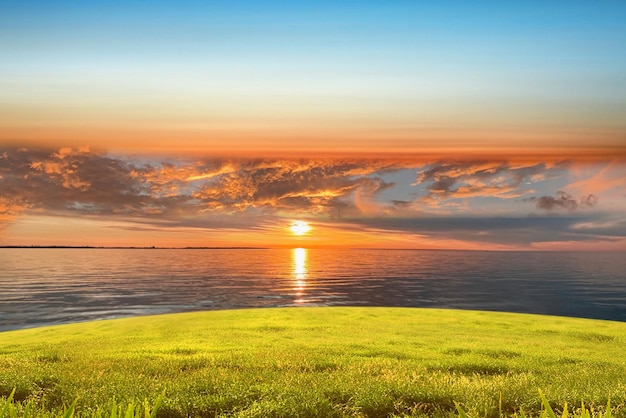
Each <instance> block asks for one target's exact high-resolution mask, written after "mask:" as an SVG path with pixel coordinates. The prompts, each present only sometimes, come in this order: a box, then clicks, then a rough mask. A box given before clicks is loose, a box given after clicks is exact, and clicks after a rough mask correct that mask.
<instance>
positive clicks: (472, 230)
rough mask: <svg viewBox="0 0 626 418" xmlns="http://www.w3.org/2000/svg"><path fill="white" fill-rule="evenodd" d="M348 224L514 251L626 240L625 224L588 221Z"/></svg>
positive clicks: (410, 220) (459, 220) (375, 220)
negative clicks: (556, 243)
mask: <svg viewBox="0 0 626 418" xmlns="http://www.w3.org/2000/svg"><path fill="white" fill-rule="evenodd" d="M349 222H350V223H352V224H354V225H359V226H360V227H361V228H369V229H372V230H377V231H388V232H394V231H396V232H402V233H412V234H419V235H421V236H427V237H430V238H437V239H441V240H461V241H466V242H478V243H485V244H496V245H505V246H513V247H516V246H520V245H521V246H532V245H533V244H536V243H543V242H554V241H568V242H591V241H619V240H621V239H624V238H626V222H624V221H616V220H610V221H605V220H602V218H599V219H595V218H591V217H539V216H535V217H523V218H522V217H520V218H500V217H491V218H475V217H454V218H449V217H421V218H396V217H378V218H360V219H350V220H349ZM608 225H610V226H611V227H612V228H611V227H607V226H608Z"/></svg>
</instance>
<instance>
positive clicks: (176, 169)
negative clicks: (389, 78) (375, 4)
mask: <svg viewBox="0 0 626 418" xmlns="http://www.w3.org/2000/svg"><path fill="white" fill-rule="evenodd" d="M398 167H400V166H398V165H396V163H394V162H392V161H373V160H370V161H362V160H354V161H350V160H345V159H344V160H332V159H327V160H306V159H300V160H298V159H256V160H243V159H242V160H229V159H197V160H191V159H179V160H176V159H168V160H162V161H159V160H158V159H150V160H141V159H133V158H129V157H124V156H121V157H120V156H113V155H107V154H104V153H97V152H92V151H90V150H89V149H72V148H62V149H60V150H44V149H33V150H31V149H6V150H3V151H0V191H1V194H0V196H2V201H0V205H1V206H0V210H1V211H2V212H0V214H1V215H2V218H0V221H6V220H7V219H8V218H9V217H11V218H12V217H15V216H17V215H19V214H21V213H24V212H25V211H26V210H30V211H40V212H47V213H50V212H54V213H56V214H68V215H71V216H83V215H85V216H92V215H98V216H104V217H114V218H118V219H121V218H128V219H139V218H141V219H144V222H145V221H146V220H148V219H153V220H155V222H156V220H157V219H160V220H171V221H176V222H179V221H180V220H181V219H189V218H194V217H197V218H199V219H206V217H207V216H208V215H212V216H218V215H233V214H237V213H242V214H243V213H245V214H246V216H249V217H251V216H260V215H265V216H267V215H277V214H279V213H283V214H289V213H306V214H308V215H325V216H342V215H341V214H344V215H345V214H352V215H354V214H359V213H363V212H370V211H372V210H373V208H374V207H375V206H376V203H375V197H376V195H377V194H378V193H379V192H381V191H383V190H385V189H388V188H389V187H391V186H392V184H390V183H388V182H385V181H384V180H382V179H381V178H380V177H378V175H379V174H380V173H386V172H393V171H394V170H397V169H398Z"/></svg>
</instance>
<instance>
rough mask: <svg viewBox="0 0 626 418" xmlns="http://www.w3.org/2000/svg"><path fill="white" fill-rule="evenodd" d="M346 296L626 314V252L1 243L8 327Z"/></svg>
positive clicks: (3, 324)
mask: <svg viewBox="0 0 626 418" xmlns="http://www.w3.org/2000/svg"><path fill="white" fill-rule="evenodd" d="M337 305H342V306H411V307H438V308H460V309H479V310H491V311H506V312H526V313H538V314H550V315H562V316H572V317H586V318H598V319H609V320H616V321H626V254H624V253H590V252H589V253H585V252H582V253H581V252H488V251H485V252H481V251H423V250H348V249H347V250H322V249H313V250H307V249H284V250H278V249H276V250H274V249H272V250H264V249H258V250H252V249H225V250H221V249H220V250H218V249H186V250H178V249H176V250H175V249H145V250H144V249H0V331H4V330H10V329H19V328H27V327H34V326H43V325H51V324H60V323H70V322H78V321H91V320H98V319H106V318H119V317H127V316H137V315H149V314H159V313H170V312H183V311H195V310H212V309H232V308H250V307H279V306H281V307H282V306H337Z"/></svg>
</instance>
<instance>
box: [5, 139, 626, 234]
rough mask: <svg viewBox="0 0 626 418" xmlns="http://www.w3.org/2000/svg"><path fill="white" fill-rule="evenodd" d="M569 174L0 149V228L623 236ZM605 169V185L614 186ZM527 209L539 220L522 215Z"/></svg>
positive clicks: (402, 163) (486, 166) (551, 168)
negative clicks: (576, 189) (314, 227)
mask: <svg viewBox="0 0 626 418" xmlns="http://www.w3.org/2000/svg"><path fill="white" fill-rule="evenodd" d="M569 167H570V166H569V165H568V163H546V162H536V163H528V164H513V163H508V162H475V161H470V162H462V161H453V162H435V163H432V164H425V163H424V162H423V161H422V160H420V161H414V162H412V161H410V160H408V159H404V160H393V159H380V160H375V159H369V160H366V159H346V158H344V159H320V158H316V159H297V158H259V159H229V158H203V157H198V158H157V157H150V158H139V157H130V156H125V155H112V154H107V153H103V152H95V151H92V150H90V149H87V148H62V149H41V148H39V149H18V148H12V149H0V227H1V226H3V225H8V224H9V223H10V222H14V221H16V220H17V219H19V217H20V216H23V215H24V214H35V215H47V216H57V217H67V218H88V219H97V220H100V221H106V223H107V224H109V225H111V226H112V227H115V228H117V229H123V230H128V231H139V230H141V231H164V230H169V231H197V230H198V229H204V230H208V231H211V230H222V231H231V230H232V231H235V230H238V231H249V230H256V231H264V230H266V229H267V228H276V227H277V225H279V224H281V222H282V220H283V219H284V218H285V217H291V218H295V217H306V218H308V219H312V220H313V219H314V220H318V221H320V222H327V223H328V224H336V225H339V224H341V226H342V228H346V227H348V226H352V227H354V230H355V231H356V230H359V229H360V230H362V231H366V232H370V233H371V234H372V235H375V234H377V233H380V232H381V231H382V233H391V234H398V233H406V234H413V235H415V236H418V235H419V236H424V237H429V238H432V239H448V240H453V239H454V240H465V241H472V242H476V243H497V244H502V245H514V244H519V245H532V243H536V242H552V241H555V240H558V239H562V240H569V241H592V240H612V239H618V238H620V237H624V236H626V231H623V222H622V220H623V216H622V215H619V214H618V213H622V212H619V209H621V207H620V206H619V205H617V206H615V205H614V206H610V205H607V206H606V207H605V208H600V207H599V206H598V200H599V199H598V195H596V194H594V193H584V194H578V196H579V197H573V196H572V195H570V194H569V193H566V192H564V191H563V190H568V189H567V188H566V186H567V179H568V174H569V172H568V168H569ZM618 168H620V167H618ZM620 169H621V168H620ZM606 170H608V169H605V171H603V174H602V176H603V178H609V177H610V178H612V177H611V176H612V174H611V172H608V171H606ZM594 175H595V174H594ZM581 178H582V177H580V176H579V178H577V179H576V181H579V182H580V181H584V180H581ZM557 190H558V191H557ZM605 200H606V198H605V197H604V196H602V202H603V203H604V202H605ZM520 202H525V203H524V204H520ZM528 202H532V204H534V206H535V208H536V209H537V210H539V211H541V212H542V215H541V216H534V217H528V216H526V215H527V212H528ZM612 202H614V201H612ZM589 208H594V210H593V211H590V210H585V209H589ZM613 208H616V209H613ZM601 209H602V210H605V209H606V211H607V212H606V213H604V212H602V211H601ZM611 211H612V212H611ZM583 215H584V216H583ZM609 224H610V225H618V226H619V228H616V229H615V230H609V228H606V227H604V225H609ZM622 233H623V235H622Z"/></svg>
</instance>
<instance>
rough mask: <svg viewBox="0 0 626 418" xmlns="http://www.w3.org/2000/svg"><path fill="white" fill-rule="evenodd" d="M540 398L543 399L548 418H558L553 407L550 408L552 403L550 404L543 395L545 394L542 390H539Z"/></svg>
mask: <svg viewBox="0 0 626 418" xmlns="http://www.w3.org/2000/svg"><path fill="white" fill-rule="evenodd" d="M539 396H540V397H541V403H542V404H543V407H544V408H545V411H546V414H547V416H548V418H556V414H555V413H554V411H553V410H552V407H551V406H550V402H548V400H547V399H546V397H545V396H544V395H543V392H542V391H541V389H539Z"/></svg>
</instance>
